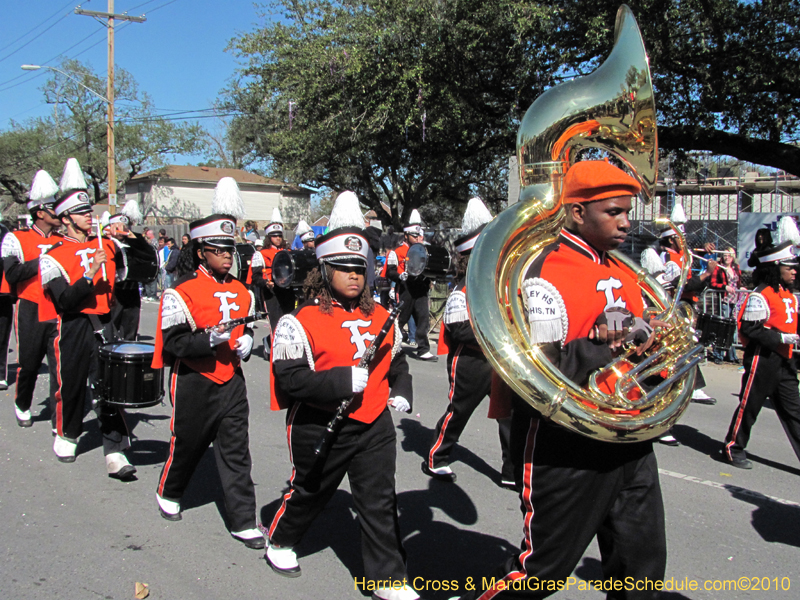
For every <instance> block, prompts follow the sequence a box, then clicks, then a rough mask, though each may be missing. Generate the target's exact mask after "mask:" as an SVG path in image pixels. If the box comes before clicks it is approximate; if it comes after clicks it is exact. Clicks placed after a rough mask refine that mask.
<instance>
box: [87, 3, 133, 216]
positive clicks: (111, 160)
mask: <svg viewBox="0 0 800 600" xmlns="http://www.w3.org/2000/svg"><path fill="white" fill-rule="evenodd" d="M75 14H78V15H86V16H89V17H94V18H95V19H96V20H97V21H98V22H99V23H103V21H102V20H101V18H106V19H108V23H103V24H104V25H106V27H107V28H108V78H107V79H108V87H107V89H106V97H107V98H108V126H107V134H106V138H107V142H108V146H107V149H108V211H109V212H110V213H111V214H112V215H113V214H114V213H115V212H117V167H116V159H115V152H114V20H115V19H119V20H120V21H132V22H134V23H144V22H145V21H146V20H147V19H145V17H144V15H142V16H141V17H130V16H128V15H117V14H114V0H108V12H105V13H104V12H97V11H95V10H83V9H82V8H80V7H78V8H76V9H75Z"/></svg>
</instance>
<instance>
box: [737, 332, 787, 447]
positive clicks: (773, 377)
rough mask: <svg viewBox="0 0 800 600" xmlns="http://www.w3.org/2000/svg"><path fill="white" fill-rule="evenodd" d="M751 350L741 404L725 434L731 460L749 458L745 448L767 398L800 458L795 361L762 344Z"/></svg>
mask: <svg viewBox="0 0 800 600" xmlns="http://www.w3.org/2000/svg"><path fill="white" fill-rule="evenodd" d="M749 349H750V348H749V347H748V349H747V350H749ZM747 350H746V351H745V356H744V375H742V389H741V392H740V393H739V406H738V407H737V408H736V412H734V413H733V419H731V425H730V427H729V428H728V434H727V435H726V436H725V454H726V455H727V458H728V459H729V460H733V459H743V458H746V457H747V454H746V453H745V450H744V449H745V448H747V442H749V441H750V430H751V429H752V428H753V425H754V424H755V422H756V419H757V418H758V413H759V412H761V407H762V406H764V401H765V400H766V399H767V398H769V399H770V400H771V401H772V406H774V407H775V412H776V413H777V414H778V418H779V419H780V420H781V424H782V425H783V429H784V431H786V435H787V436H788V437H789V442H791V444H792V448H793V449H794V453H795V454H796V455H797V458H798V459H800V393H798V390H797V367H796V364H795V361H794V359H787V358H784V357H783V356H781V355H780V354H777V353H776V352H772V351H771V350H767V349H766V348H763V347H761V346H758V347H757V348H755V351H754V352H748V351H747Z"/></svg>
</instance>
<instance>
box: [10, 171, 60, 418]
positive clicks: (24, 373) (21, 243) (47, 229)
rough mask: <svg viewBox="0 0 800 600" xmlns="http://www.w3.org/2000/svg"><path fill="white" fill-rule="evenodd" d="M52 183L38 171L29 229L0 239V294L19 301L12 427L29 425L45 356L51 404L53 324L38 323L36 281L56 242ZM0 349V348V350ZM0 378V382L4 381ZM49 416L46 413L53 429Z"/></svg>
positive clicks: (39, 289)
mask: <svg viewBox="0 0 800 600" xmlns="http://www.w3.org/2000/svg"><path fill="white" fill-rule="evenodd" d="M57 193H58V185H57V184H56V182H55V181H53V178H52V177H50V175H49V174H48V173H47V171H38V172H37V173H36V175H35V176H34V178H33V183H32V184H31V191H30V194H29V201H28V211H29V212H30V215H31V217H32V218H33V226H32V227H31V228H30V229H29V230H27V231H15V232H13V233H8V234H6V236H5V237H4V238H3V245H2V251H1V253H2V256H3V272H4V273H3V283H2V285H0V292H3V293H8V294H13V295H15V296H17V297H18V298H19V303H18V304H17V323H16V328H17V363H18V365H19V366H18V367H17V392H16V397H15V404H16V406H15V409H16V416H17V424H18V425H19V426H20V427H30V426H31V425H32V424H33V422H32V421H31V404H32V402H33V390H34V388H35V387H36V379H37V378H38V376H39V367H40V366H41V364H42V360H43V359H44V357H45V355H46V356H47V366H48V369H49V371H50V403H51V406H55V402H56V391H57V390H58V380H57V377H56V357H55V346H54V342H55V339H56V320H55V319H50V320H48V321H43V322H40V321H39V302H40V301H41V298H42V284H41V281H40V280H39V257H40V256H41V254H42V252H44V251H46V250H49V249H50V248H52V247H53V246H54V245H56V244H59V243H62V241H63V239H64V238H63V237H62V236H61V235H60V234H59V233H58V229H59V228H60V227H61V220H60V219H59V218H58V217H57V216H56V213H54V212H53V204H54V203H55V195H56V194H57ZM0 350H1V349H0ZM4 379H5V378H4ZM55 413H56V411H55V410H53V411H52V419H53V424H54V425H53V426H54V427H55Z"/></svg>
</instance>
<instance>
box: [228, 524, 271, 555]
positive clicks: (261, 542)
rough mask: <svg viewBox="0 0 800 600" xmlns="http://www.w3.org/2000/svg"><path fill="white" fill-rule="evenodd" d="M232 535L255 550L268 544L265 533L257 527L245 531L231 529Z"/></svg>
mask: <svg viewBox="0 0 800 600" xmlns="http://www.w3.org/2000/svg"><path fill="white" fill-rule="evenodd" d="M231 535H232V536H233V537H235V538H236V539H237V540H239V541H240V542H242V543H243V544H244V545H245V546H247V547H248V548H252V549H253V550H261V549H262V548H263V547H264V546H266V545H267V541H266V540H265V539H264V534H263V533H261V531H260V530H259V529H257V528H256V527H253V528H252V529H245V530H244V531H231Z"/></svg>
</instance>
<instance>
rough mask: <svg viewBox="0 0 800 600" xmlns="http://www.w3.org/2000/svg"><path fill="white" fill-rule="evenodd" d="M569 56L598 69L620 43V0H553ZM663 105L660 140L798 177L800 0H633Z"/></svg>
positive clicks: (583, 68)
mask: <svg viewBox="0 0 800 600" xmlns="http://www.w3.org/2000/svg"><path fill="white" fill-rule="evenodd" d="M553 4H554V5H558V6H559V7H560V9H561V15H562V18H563V19H564V26H563V27H562V28H561V30H560V32H559V37H560V39H561V44H562V46H563V47H564V48H565V49H568V48H575V51H574V56H573V57H570V59H569V62H570V63H571V65H572V67H573V68H574V69H575V70H576V71H577V72H579V73H586V72H589V71H591V70H593V69H594V68H595V67H596V66H597V65H598V64H599V63H600V62H601V61H602V59H603V57H605V56H607V55H608V49H609V48H610V46H611V43H612V41H613V27H614V15H615V14H616V11H617V9H618V8H619V1H618V0H593V1H592V2H585V1H578V0H565V1H561V2H554V3H553ZM628 4H630V6H631V8H632V9H633V11H634V13H635V14H636V16H637V20H638V22H639V27H640V28H641V30H642V35H643V37H644V40H645V45H646V47H647V50H648V54H649V58H650V67H651V69H652V72H653V81H654V85H655V88H656V103H657V106H658V110H659V130H658V134H659V144H660V145H661V147H662V148H663V149H666V150H668V151H673V152H674V153H676V155H677V158H678V159H679V161H678V162H677V163H675V164H676V166H678V171H679V174H681V175H682V174H685V173H686V170H687V167H688V166H689V164H690V163H691V162H692V161H691V160H690V157H689V156H688V155H687V153H688V152H690V151H696V150H702V151H709V152H712V153H714V154H718V155H730V156H733V157H736V158H738V159H739V160H743V161H748V162H754V163H758V164H762V165H767V166H771V167H775V168H777V169H782V170H784V171H787V172H789V173H792V174H794V175H800V148H798V146H797V142H798V134H800V121H798V118H799V117H798V115H800V72H798V69H797V63H798V59H800V52H798V42H800V1H798V0H747V1H745V0H631V1H630V2H628Z"/></svg>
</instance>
